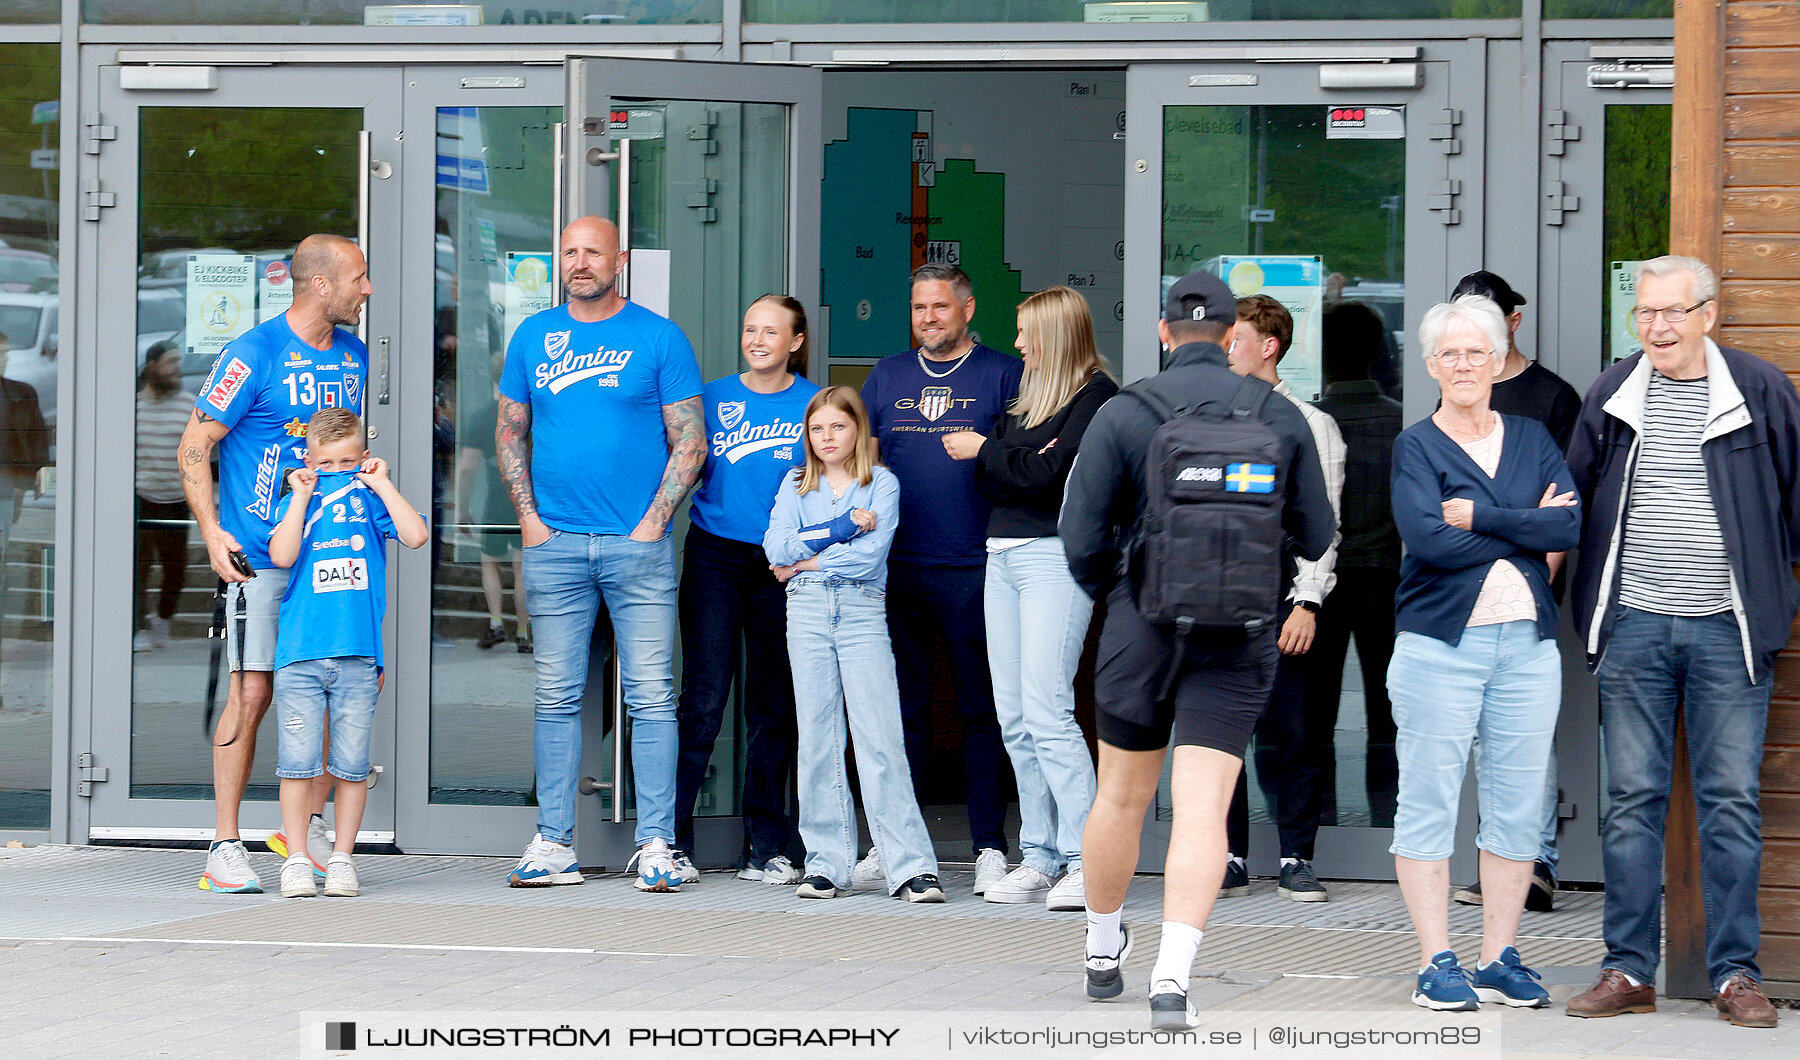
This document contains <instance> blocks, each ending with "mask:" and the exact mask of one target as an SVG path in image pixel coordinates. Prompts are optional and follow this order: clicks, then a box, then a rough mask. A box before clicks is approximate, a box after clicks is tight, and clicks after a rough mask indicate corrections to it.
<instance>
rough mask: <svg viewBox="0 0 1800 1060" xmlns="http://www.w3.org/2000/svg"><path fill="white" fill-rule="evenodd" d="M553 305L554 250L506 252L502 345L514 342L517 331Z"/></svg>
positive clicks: (504, 346)
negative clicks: (513, 338) (504, 317)
mask: <svg viewBox="0 0 1800 1060" xmlns="http://www.w3.org/2000/svg"><path fill="white" fill-rule="evenodd" d="M549 308H550V252H549V251H545V252H543V253H541V254H535V253H533V254H523V253H520V252H518V251H516V250H509V251H507V252H506V341H505V343H504V344H502V347H501V348H502V349H505V348H506V347H509V346H511V345H512V337H513V332H515V331H517V330H519V325H520V324H522V323H524V322H525V318H526V317H529V316H531V315H532V314H533V313H540V312H542V311H544V310H546V309H549Z"/></svg>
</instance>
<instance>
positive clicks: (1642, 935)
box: [1598, 607, 1774, 984]
mask: <svg viewBox="0 0 1800 1060" xmlns="http://www.w3.org/2000/svg"><path fill="white" fill-rule="evenodd" d="M1598 675H1599V678H1600V719H1601V724H1602V726H1603V728H1602V730H1601V732H1602V734H1603V737H1604V742H1605V744H1606V766H1607V770H1608V778H1607V793H1608V794H1609V795H1610V796H1611V798H1612V805H1611V807H1610V808H1609V809H1608V810H1607V812H1606V820H1605V821H1603V822H1602V823H1601V829H1600V837H1601V844H1600V854H1601V858H1602V860H1603V863H1604V864H1605V867H1606V914H1605V919H1604V922H1603V923H1604V930H1605V934H1606V951H1607V952H1606V967H1608V968H1617V969H1619V970H1620V971H1623V972H1625V973H1627V974H1629V975H1631V976H1634V977H1635V978H1637V979H1638V980H1639V981H1641V982H1646V983H1648V982H1653V981H1655V979H1656V962H1657V953H1658V951H1659V949H1660V947H1661V941H1662V883H1663V821H1664V820H1665V818H1666V816H1667V814H1668V810H1669V785H1670V781H1671V778H1672V776H1673V773H1674V761H1675V704H1676V700H1677V699H1680V700H1681V701H1682V703H1683V711H1682V713H1683V715H1684V716H1685V718H1686V720H1687V744H1688V761H1689V763H1690V765H1691V768H1692V772H1693V777H1694V802H1695V804H1696V807H1697V809H1698V810H1699V821H1700V893H1701V896H1702V898H1703V900H1704V903H1705V907H1706V972H1707V975H1708V976H1710V977H1711V979H1712V982H1713V983H1714V984H1717V983H1718V982H1719V981H1720V980H1721V979H1724V978H1725V977H1726V976H1728V975H1730V974H1732V973H1733V972H1740V971H1741V972H1746V973H1748V974H1749V975H1750V977H1751V978H1752V979H1756V980H1758V981H1761V979H1762V972H1761V970H1760V969H1758V968H1757V964H1756V953H1757V949H1758V948H1759V946H1760V944H1761V941H1762V919H1761V917H1760V916H1759V915H1758V912H1757V908H1756V885H1757V881H1758V880H1759V879H1760V878H1761V876H1762V809H1761V806H1760V805H1759V802H1758V800H1759V799H1760V798H1761V794H1762V792H1761V785H1760V781H1759V779H1758V770H1759V769H1760V768H1761V766H1762V756H1763V730H1764V729H1765V728H1766V726H1767V725H1768V720H1769V691H1770V689H1771V688H1773V687H1774V674H1773V672H1772V670H1771V671H1770V672H1768V673H1765V674H1764V675H1763V679H1762V680H1761V681H1760V682H1757V683H1755V684H1752V683H1751V681H1750V674H1749V671H1748V670H1746V669H1745V666H1744V646H1743V641H1742V640H1741V639H1740V638H1739V635H1738V626H1737V620H1736V619H1735V618H1734V617H1733V616H1732V615H1731V614H1730V613H1729V612H1727V613H1725V614H1720V615H1710V616H1707V617H1705V618H1677V617H1674V616H1672V615H1657V614H1651V613H1650V612H1648V611H1638V610H1636V609H1634V608H1628V607H1621V608H1620V609H1619V616H1618V618H1617V620H1616V621H1615V622H1614V624H1613V632H1612V638H1611V640H1609V641H1608V642H1607V645H1606V650H1605V654H1604V655H1603V656H1602V658H1601V660H1600V669H1599V670H1598Z"/></svg>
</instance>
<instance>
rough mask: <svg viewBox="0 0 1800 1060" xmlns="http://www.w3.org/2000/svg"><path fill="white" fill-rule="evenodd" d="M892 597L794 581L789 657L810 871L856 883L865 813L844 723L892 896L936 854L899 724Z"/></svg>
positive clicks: (856, 587) (932, 868)
mask: <svg viewBox="0 0 1800 1060" xmlns="http://www.w3.org/2000/svg"><path fill="white" fill-rule="evenodd" d="M885 597H886V594H885V593H884V592H883V591H882V590H880V589H877V588H876V587H874V586H873V585H870V584H868V583H866V582H847V581H843V580H841V579H835V578H834V579H832V580H830V581H816V580H801V579H793V580H791V581H789V582H788V583H787V639H788V660H789V662H790V664H791V665H792V666H793V670H794V704H795V708H796V715H797V720H798V722H799V726H798V728H799V734H800V740H799V749H798V757H797V766H798V780H797V784H796V787H797V791H798V793H799V801H800V838H801V839H802V840H803V841H804V842H805V843H806V874H807V875H808V876H823V877H825V878H826V879H828V880H830V881H831V882H832V884H833V885H835V886H837V887H848V886H849V885H850V870H851V868H852V867H853V866H854V864H855V861H856V808H855V806H853V805H852V804H851V801H850V777H849V774H848V771H847V770H846V768H845V765H844V736H845V721H846V715H847V716H848V722H849V732H850V734H851V735H852V736H854V737H855V739H856V772H857V777H858V780H859V781H860V783H861V787H862V800H863V814H864V815H865V816H866V817H868V819H869V830H870V831H871V832H873V833H874V834H875V835H874V839H875V846H876V849H878V850H880V851H881V867H882V869H883V870H884V871H885V872H886V874H887V889H888V893H889V894H892V893H894V892H895V891H898V890H899V889H900V885H901V884H903V883H905V882H906V881H907V880H910V879H912V878H913V877H914V876H917V875H919V874H920V873H925V872H929V873H933V874H935V873H936V872H937V855H936V853H935V852H933V850H932V847H931V836H930V835H929V834H928V833H927V832H926V831H925V819H924V817H922V816H921V815H920V814H919V804H918V801H917V800H916V799H914V797H913V787H912V774H911V772H910V771H909V769H908V767H907V761H906V738H905V735H904V734H903V732H902V730H901V726H900V690H899V685H898V684H897V683H896V682H895V679H894V652H893V648H892V647H891V646H890V644H889V643H888V630H887V605H886V600H885Z"/></svg>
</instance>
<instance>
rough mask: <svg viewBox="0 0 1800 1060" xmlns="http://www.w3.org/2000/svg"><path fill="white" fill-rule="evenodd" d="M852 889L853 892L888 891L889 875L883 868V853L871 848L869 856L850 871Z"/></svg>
mask: <svg viewBox="0 0 1800 1060" xmlns="http://www.w3.org/2000/svg"><path fill="white" fill-rule="evenodd" d="M850 889H851V890H853V891H885V890H887V873H886V872H883V871H882V868H881V851H879V850H877V849H875V848H874V847H870V848H869V856H868V857H866V858H864V859H862V860H861V861H859V862H857V863H856V868H854V869H851V870H850Z"/></svg>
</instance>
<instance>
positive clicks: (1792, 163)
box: [1725, 142, 1800, 209]
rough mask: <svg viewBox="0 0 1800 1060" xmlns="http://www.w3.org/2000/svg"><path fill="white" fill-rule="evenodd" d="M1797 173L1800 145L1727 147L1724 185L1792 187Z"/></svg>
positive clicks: (1739, 144)
mask: <svg viewBox="0 0 1800 1060" xmlns="http://www.w3.org/2000/svg"><path fill="white" fill-rule="evenodd" d="M1796 173H1800V144H1761V143H1731V142H1727V143H1726V145H1725V186H1726V187H1728V188H1766V187H1773V186H1777V185H1791V184H1792V183H1793V182H1794V174H1796ZM1727 208H1728V209H1729V207H1727Z"/></svg>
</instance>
